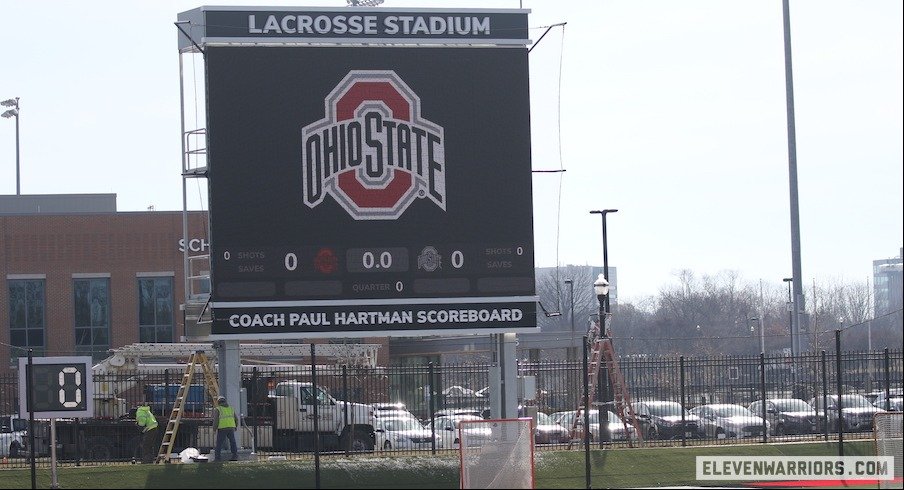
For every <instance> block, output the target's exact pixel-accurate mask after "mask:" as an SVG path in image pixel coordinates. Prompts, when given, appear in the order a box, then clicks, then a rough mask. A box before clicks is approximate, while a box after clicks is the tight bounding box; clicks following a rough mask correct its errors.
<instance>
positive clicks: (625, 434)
mask: <svg viewBox="0 0 904 490" xmlns="http://www.w3.org/2000/svg"><path fill="white" fill-rule="evenodd" d="M608 413H609V422H608V423H607V424H606V429H605V430H607V431H609V440H610V441H627V440H629V439H630V440H632V441H634V440H637V428H636V427H634V425H633V424H631V423H630V422H626V421H625V420H623V419H622V418H621V417H619V416H618V415H616V414H615V412H612V411H608Z"/></svg>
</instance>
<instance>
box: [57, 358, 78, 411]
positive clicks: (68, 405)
mask: <svg viewBox="0 0 904 490" xmlns="http://www.w3.org/2000/svg"><path fill="white" fill-rule="evenodd" d="M67 374H74V375H75V386H76V390H75V401H74V402H73V401H68V400H66V389H65V388H66V375H67ZM58 379H59V383H60V405H62V406H64V407H66V408H75V407H77V406H79V404H80V403H82V389H81V386H82V373H81V372H79V370H78V369H76V368H74V367H72V366H68V367H64V368H63V369H61V370H60V373H59V377H58Z"/></svg>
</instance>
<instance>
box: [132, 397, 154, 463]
mask: <svg viewBox="0 0 904 490" xmlns="http://www.w3.org/2000/svg"><path fill="white" fill-rule="evenodd" d="M135 423H137V424H138V428H139V429H140V430H141V432H142V436H141V462H142V463H153V462H154V456H155V455H156V449H155V448H154V446H155V443H156V442H157V432H158V431H157V418H156V417H154V413H153V412H151V407H149V406H148V405H147V403H145V404H143V405H140V406H139V407H138V409H137V410H136V411H135Z"/></svg>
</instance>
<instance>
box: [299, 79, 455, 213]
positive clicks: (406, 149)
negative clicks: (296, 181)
mask: <svg viewBox="0 0 904 490" xmlns="http://www.w3.org/2000/svg"><path fill="white" fill-rule="evenodd" d="M324 108H325V109H324V112H325V115H326V117H324V118H323V119H321V120H319V121H317V122H315V123H312V124H309V125H307V126H305V127H304V128H302V130H301V138H302V152H301V163H302V167H303V172H302V185H303V192H304V203H305V204H306V205H308V207H310V208H314V207H316V206H317V205H319V204H320V203H321V202H323V199H324V198H326V196H328V195H330V196H332V197H333V199H335V200H336V202H338V203H339V204H340V205H341V206H342V207H343V208H344V209H345V210H346V211H347V212H348V214H349V215H351V216H352V217H353V218H354V219H356V220H383V219H387V220H393V219H398V218H399V216H401V215H402V213H404V212H405V210H406V209H407V208H408V206H409V205H411V203H412V202H414V200H415V199H418V198H421V199H424V198H426V199H429V200H431V201H433V203H435V204H436V205H437V206H439V207H440V208H441V209H442V210H444V211H445V209H446V173H445V151H444V149H443V128H442V127H440V126H438V125H436V124H433V123H432V122H430V121H428V120H426V119H423V118H421V99H420V98H419V97H418V96H417V95H416V94H415V93H414V92H413V91H412V90H411V88H410V87H408V85H406V84H405V82H403V81H402V79H401V78H399V76H398V75H396V73H395V72H393V71H390V70H353V71H351V72H349V74H348V75H346V76H345V78H343V79H342V81H341V82H339V84H338V85H336V88H335V89H333V91H332V92H330V94H329V95H327V97H326V99H325V100H324Z"/></svg>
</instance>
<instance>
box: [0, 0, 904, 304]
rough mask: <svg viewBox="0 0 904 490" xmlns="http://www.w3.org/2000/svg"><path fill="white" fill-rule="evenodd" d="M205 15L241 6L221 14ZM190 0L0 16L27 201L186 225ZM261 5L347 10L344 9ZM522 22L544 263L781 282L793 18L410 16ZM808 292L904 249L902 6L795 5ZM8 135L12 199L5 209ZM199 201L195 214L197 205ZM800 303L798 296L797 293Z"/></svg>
mask: <svg viewBox="0 0 904 490" xmlns="http://www.w3.org/2000/svg"><path fill="white" fill-rule="evenodd" d="M211 4H212V5H251V4H253V2H233V1H226V0H221V1H217V2H212V3H211ZM201 5H204V3H201V2H197V1H181V0H180V1H176V0H169V1H165V0H154V1H150V0H148V1H141V2H133V1H130V2H122V1H109V2H100V1H92V0H85V1H81V2H62V1H44V2H25V1H16V2H3V3H2V9H0V14H2V15H0V17H2V18H3V19H4V22H3V29H0V50H2V52H0V54H2V56H0V60H2V68H0V99H6V98H9V97H20V105H21V119H20V123H21V126H20V137H21V187H22V193H23V194H53V193H115V194H117V202H118V208H119V210H120V211H143V210H146V209H147V208H148V207H149V206H154V207H155V208H156V209H157V210H181V209H182V182H181V177H180V170H181V167H180V151H181V147H180V137H179V133H180V130H181V129H180V118H179V108H180V105H179V104H180V103H179V56H178V53H177V49H176V28H175V27H174V25H173V22H174V21H175V20H176V15H177V14H178V13H179V12H182V11H186V10H190V9H193V8H195V7H199V6H201ZM259 5H268V6H270V5H272V6H280V5H292V6H326V7H339V6H344V5H345V2H344V1H338V0H322V1H318V2H308V1H293V2H284V1H277V0H268V1H266V2H262V3H260V4H259ZM383 7H395V8H406V7H435V8H468V7H480V8H519V7H523V8H525V9H530V10H531V14H530V16H529V25H530V27H531V30H530V37H531V39H533V40H534V41H535V42H536V41H537V40H538V39H539V38H540V36H541V35H542V34H543V32H544V31H545V30H546V27H547V26H550V25H553V24H557V23H562V22H566V23H567V25H566V26H565V27H564V28H562V27H555V28H553V29H551V30H550V31H549V33H548V34H547V35H546V37H545V38H543V40H542V41H540V42H539V43H537V44H536V46H535V48H534V49H533V51H532V52H531V54H530V57H529V60H530V65H531V68H530V69H531V119H532V148H533V168H534V169H535V170H550V169H560V168H562V169H565V172H564V173H560V174H554V173H537V174H535V176H534V179H533V182H534V227H535V237H536V263H537V265H538V266H544V267H547V266H553V265H555V264H557V263H559V264H591V265H601V264H602V232H601V228H602V227H601V223H600V217H599V216H598V215H591V214H589V211H590V210H593V209H604V208H617V209H618V210H619V211H618V213H616V214H612V215H609V217H608V218H607V228H608V242H609V247H608V249H609V265H610V266H615V267H617V268H618V279H619V297H620V298H621V299H622V300H631V299H640V298H642V297H644V296H646V295H652V294H656V293H657V292H658V291H659V290H660V288H661V287H663V286H665V285H668V284H672V283H674V282H675V280H676V279H675V273H676V272H677V271H679V270H681V269H690V270H693V271H695V272H696V273H697V274H698V275H703V274H710V275H712V274H718V273H720V272H722V271H737V272H738V273H740V275H741V277H742V278H743V279H744V280H746V281H748V282H751V283H756V282H758V281H759V280H762V281H763V282H764V283H765V284H766V285H767V286H769V287H774V288H781V287H784V286H783V285H782V282H781V280H782V278H783V277H790V276H791V239H790V236H791V231H790V211H789V187H788V186H789V179H788V146H787V141H788V139H787V123H786V112H785V72H784V54H783V38H782V2H781V0H748V1H740V0H738V1H730V0H706V1H704V0H684V1H676V0H662V1H652V0H603V1H593V2H577V1H549V0H544V1H530V0H524V1H522V2H519V1H517V0H507V1H477V0H471V1H426V0H424V1H419V2H415V1H402V0H386V2H385V3H384V5H383ZM790 12H791V15H790V18H791V39H792V50H793V71H794V98H795V114H796V130H797V162H798V178H799V193H800V230H801V256H802V269H803V277H804V285H805V289H809V288H811V287H812V285H813V282H814V281H816V282H817V283H818V284H820V283H822V284H826V283H828V282H830V281H845V282H853V281H858V282H865V281H867V280H868V279H869V277H870V276H871V266H872V261H873V260H874V259H882V258H889V257H893V256H896V255H898V253H899V251H900V247H901V246H902V242H904V237H902V221H904V220H902V208H904V205H902V180H904V179H902V136H901V135H902V132H904V131H902V91H904V89H902V61H901V60H902V57H904V56H902V24H904V21H902V20H904V19H902V2H901V1H900V0H848V1H840V0H839V1H836V0H792V1H791V9H790ZM15 175H16V174H15V124H14V122H13V120H3V121H0V194H15V192H16V182H15ZM204 182H205V181H203V180H199V181H197V182H194V183H192V186H191V187H190V188H189V207H190V208H192V209H201V208H203V207H204V206H205V204H204V200H203V199H202V198H201V197H199V196H202V195H203V194H205V193H206V191H205V190H203V189H201V188H199V187H197V185H196V184H197V183H204ZM805 292H806V291H805Z"/></svg>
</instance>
